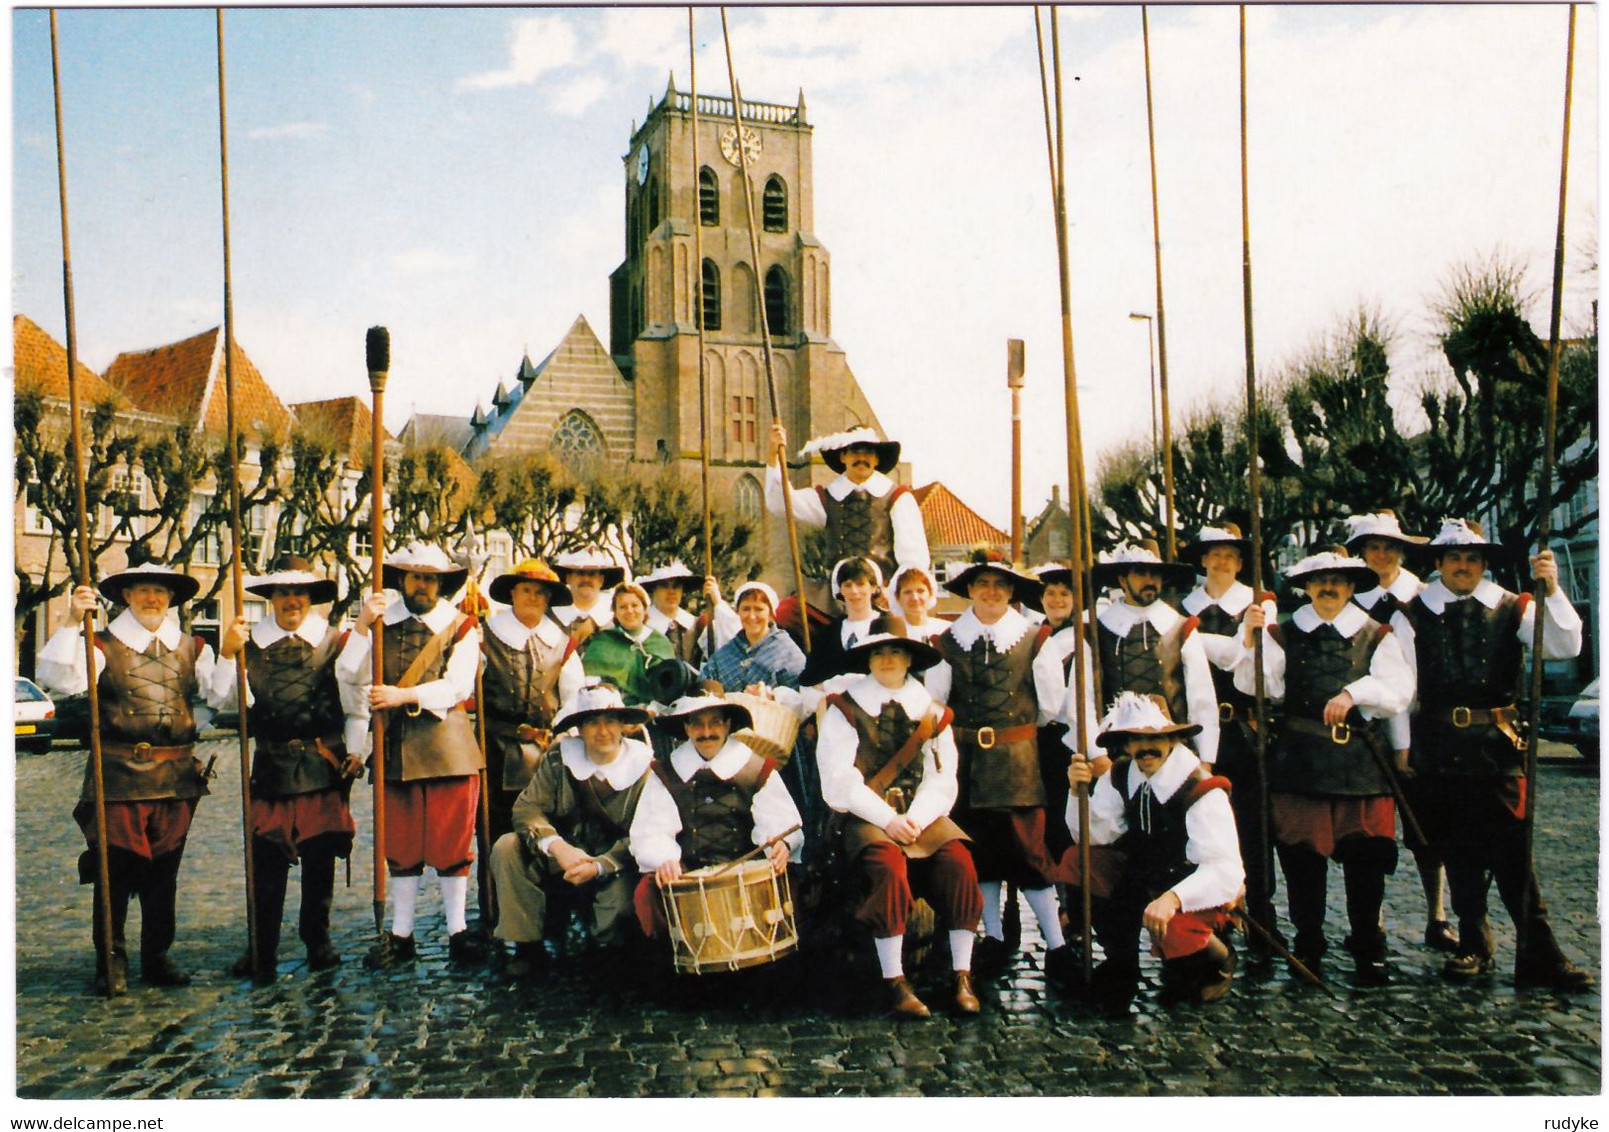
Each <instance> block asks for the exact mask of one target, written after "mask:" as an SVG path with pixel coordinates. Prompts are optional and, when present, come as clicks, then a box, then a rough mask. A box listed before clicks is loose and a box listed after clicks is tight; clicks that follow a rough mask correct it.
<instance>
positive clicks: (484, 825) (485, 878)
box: [464, 523, 502, 936]
mask: <svg viewBox="0 0 1609 1132" xmlns="http://www.w3.org/2000/svg"><path fill="white" fill-rule="evenodd" d="M471 529H473V523H472V524H471ZM484 569H485V565H484V563H476V562H474V561H473V560H471V561H470V562H469V570H470V573H469V588H468V592H467V593H466V594H465V595H464V596H465V598H467V600H468V605H469V608H470V609H472V610H474V616H475V617H476V618H478V619H481V634H480V648H481V653H482V655H481V656H480V657H477V658H476V662H475V741H476V742H477V743H479V744H480V761H481V768H480V805H479V807H478V808H477V809H476V812H475V843H476V848H477V849H479V851H480V860H479V861H477V862H476V863H475V899H476V901H477V902H478V903H479V905H480V919H481V925H480V926H481V929H482V930H483V931H484V932H485V933H486V935H487V936H491V934H492V931H493V929H494V928H495V927H496V925H497V888H496V886H495V885H493V884H492V872H491V869H492V799H491V794H490V791H489V787H490V786H491V774H490V766H491V758H492V748H491V744H490V743H489V742H487V738H486V664H485V661H484V656H485V650H486V626H485V620H484V617H483V615H482V613H481V600H480V579H481V573H482V572H483V571H484ZM498 778H499V780H501V778H502V775H498Z"/></svg>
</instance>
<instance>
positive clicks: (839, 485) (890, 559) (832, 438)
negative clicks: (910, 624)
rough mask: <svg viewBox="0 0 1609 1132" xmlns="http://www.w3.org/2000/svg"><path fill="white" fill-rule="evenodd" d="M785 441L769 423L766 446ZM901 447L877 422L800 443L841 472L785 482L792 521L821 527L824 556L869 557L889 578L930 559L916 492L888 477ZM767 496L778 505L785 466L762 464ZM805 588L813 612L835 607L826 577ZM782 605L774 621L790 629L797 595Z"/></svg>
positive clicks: (822, 614)
mask: <svg viewBox="0 0 1609 1132" xmlns="http://www.w3.org/2000/svg"><path fill="white" fill-rule="evenodd" d="M787 444H788V434H787V431H786V430H785V429H784V428H783V427H782V425H780V424H776V425H772V426H771V451H772V452H781V451H783V450H784V449H786V447H787ZM899 447H900V446H899V442H898V441H893V440H882V439H879V438H878V436H877V433H876V431H875V430H874V429H870V428H864V427H862V428H853V429H849V430H848V431H845V432H835V433H832V434H831V435H828V436H818V437H816V438H815V439H814V440H812V441H810V443H808V444H806V445H805V446H804V447H803V448H802V449H800V450H799V457H800V459H805V460H808V459H809V458H810V457H811V456H813V455H819V456H820V457H821V459H822V461H823V462H824V463H825V464H826V465H827V467H829V468H831V469H832V470H833V471H835V472H837V473H838V476H837V478H836V479H834V480H832V481H831V482H830V483H828V484H826V485H825V486H823V487H812V488H790V491H791V492H792V494H793V518H794V521H795V522H796V523H798V524H799V525H800V526H804V527H823V528H825V530H826V540H825V545H824V546H823V548H822V550H823V555H824V558H825V560H826V561H828V562H838V561H840V560H842V559H845V558H869V559H871V560H872V561H873V562H875V563H876V564H877V569H878V571H879V572H880V573H881V575H882V576H883V577H884V578H892V577H893V576H894V573H895V572H896V571H897V570H898V569H899V568H900V567H901V566H909V565H915V566H922V567H930V566H931V565H932V560H933V559H932V555H931V554H930V553H929V552H928V547H927V530H926V528H925V527H923V525H922V510H921V508H920V507H918V506H917V503H916V496H915V495H913V494H912V493H911V489H910V488H909V487H908V486H906V485H904V484H896V483H895V482H894V481H893V480H892V479H890V478H889V473H890V472H892V471H893V470H894V469H895V468H896V467H897V466H898V464H899ZM765 504H766V509H767V510H769V511H770V512H771V513H772V514H773V515H781V514H782V513H783V501H782V469H781V468H780V467H779V466H777V465H776V464H770V465H768V466H767V468H766V473H765ZM806 590H807V592H806V594H805V595H804V599H805V600H806V601H807V602H808V603H809V605H810V606H811V607H812V609H813V610H814V611H815V614H814V615H815V616H816V617H819V618H822V619H824V618H826V617H827V616H828V615H829V614H830V613H831V612H832V600H831V596H830V595H829V594H828V592H827V585H826V583H825V582H824V581H822V580H821V579H812V580H807V582H806ZM783 605H784V608H783V609H782V610H781V611H779V613H778V617H777V621H778V623H779V624H781V625H782V627H783V628H785V629H789V630H791V629H792V628H793V626H794V625H795V624H797V623H798V622H797V621H796V620H795V619H796V618H797V617H798V616H799V613H798V606H797V602H796V601H787V602H784V603H783Z"/></svg>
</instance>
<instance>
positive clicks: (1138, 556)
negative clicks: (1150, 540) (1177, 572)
mask: <svg viewBox="0 0 1609 1132" xmlns="http://www.w3.org/2000/svg"><path fill="white" fill-rule="evenodd" d="M1097 561H1098V562H1100V563H1101V565H1103V566H1111V565H1115V564H1116V563H1119V562H1152V563H1156V564H1157V565H1161V564H1162V555H1160V554H1158V553H1157V552H1156V551H1155V550H1152V549H1151V548H1150V547H1148V546H1135V545H1134V544H1133V543H1130V542H1120V543H1118V544H1117V545H1116V546H1114V547H1113V548H1112V549H1111V550H1103V551H1101V554H1100V557H1099V558H1098V559H1097Z"/></svg>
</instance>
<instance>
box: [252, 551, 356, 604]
mask: <svg viewBox="0 0 1609 1132" xmlns="http://www.w3.org/2000/svg"><path fill="white" fill-rule="evenodd" d="M276 586H301V587H303V588H304V589H306V590H307V600H308V601H309V602H310V603H311V604H313V605H324V604H326V603H328V602H332V601H334V600H335V597H336V588H337V587H336V585H335V581H334V579H332V578H326V577H323V576H322V575H319V574H316V573H314V572H313V564H312V563H311V562H309V561H308V560H307V559H305V558H302V557H301V556H300V555H296V554H282V555H280V556H279V557H278V558H277V559H276V560H275V561H274V569H273V572H272V573H270V574H259V575H255V576H253V577H252V578H251V579H249V580H248V581H247V582H246V592H247V593H253V594H256V595H257V596H258V597H273V596H274V588H275V587H276Z"/></svg>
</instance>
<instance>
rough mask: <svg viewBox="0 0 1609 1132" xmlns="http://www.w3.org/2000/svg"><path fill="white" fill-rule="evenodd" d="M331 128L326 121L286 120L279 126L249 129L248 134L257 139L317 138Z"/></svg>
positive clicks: (249, 136)
mask: <svg viewBox="0 0 1609 1132" xmlns="http://www.w3.org/2000/svg"><path fill="white" fill-rule="evenodd" d="M327 129H329V126H328V124H327V123H324V122H286V123H284V124H283V125H279V126H259V127H258V128H257V129H255V130H248V131H247V132H246V136H247V137H248V138H253V139H257V140H262V139H269V138H316V137H318V136H320V135H321V134H323V133H324V131H326V130H327Z"/></svg>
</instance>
